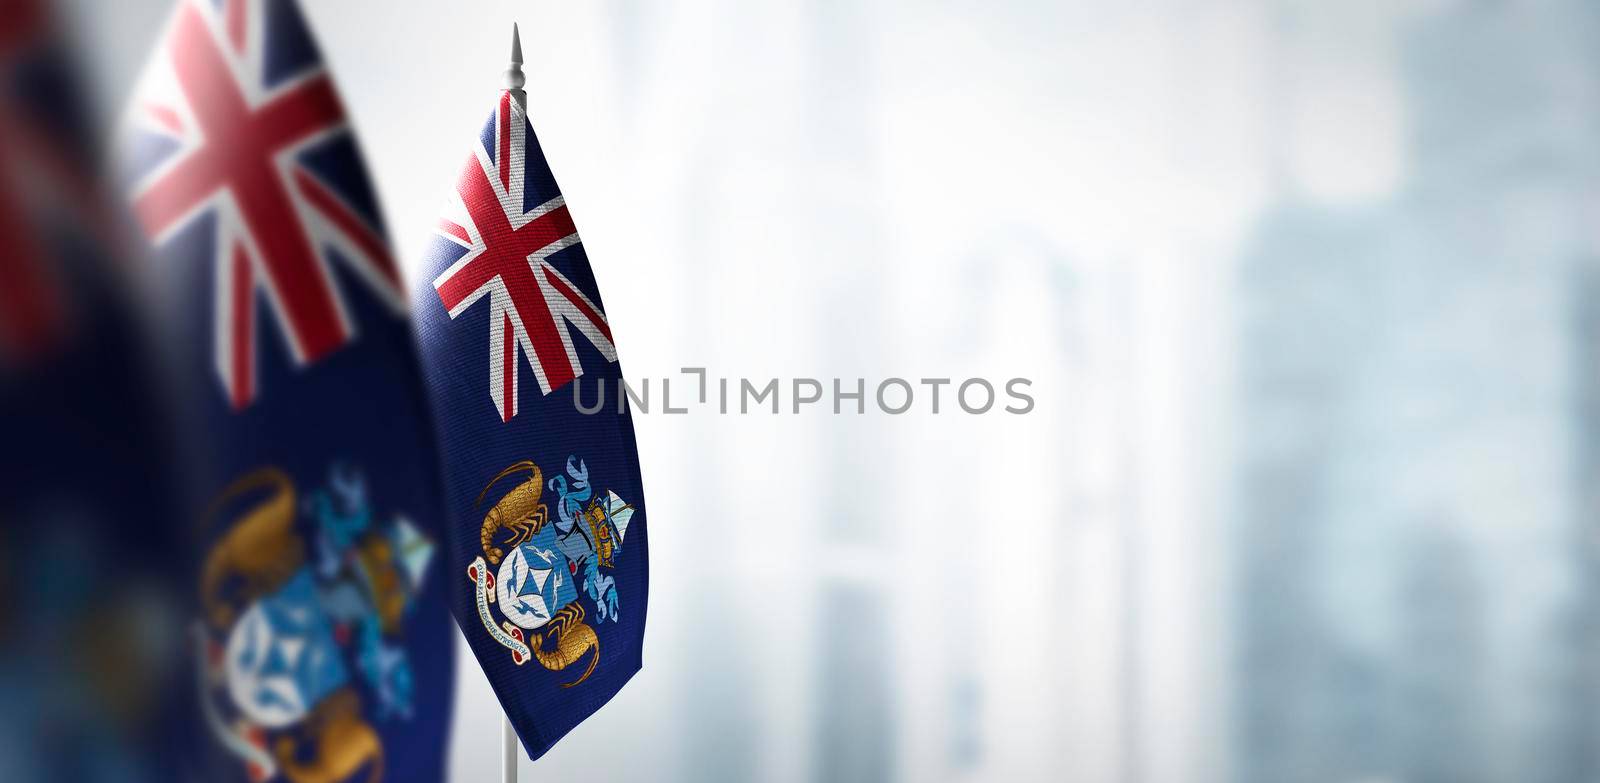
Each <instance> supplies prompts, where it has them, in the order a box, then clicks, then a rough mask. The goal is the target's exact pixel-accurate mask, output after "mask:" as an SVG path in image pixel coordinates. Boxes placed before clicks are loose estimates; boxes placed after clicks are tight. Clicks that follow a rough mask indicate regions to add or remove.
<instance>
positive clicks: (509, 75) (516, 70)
mask: <svg viewBox="0 0 1600 783" xmlns="http://www.w3.org/2000/svg"><path fill="white" fill-rule="evenodd" d="M505 76H506V90H507V91H509V92H510V93H511V98H512V99H513V100H515V101H516V102H517V105H518V106H521V107H522V110H523V111H524V112H526V111H527V110H528V93H527V92H526V91H524V90H523V89H522V85H524V84H526V83H527V78H526V77H524V76H523V75H522V35H521V34H520V33H519V32H518V31H517V25H516V23H515V22H513V23H512V25H511V66H510V67H509V68H506V74H505ZM501 165H505V164H503V163H502V164H501ZM518 744H519V743H518V742H517V730H516V729H514V728H512V726H511V718H510V717H509V716H507V715H505V714H503V713H502V714H501V716H500V783H517V745H518Z"/></svg>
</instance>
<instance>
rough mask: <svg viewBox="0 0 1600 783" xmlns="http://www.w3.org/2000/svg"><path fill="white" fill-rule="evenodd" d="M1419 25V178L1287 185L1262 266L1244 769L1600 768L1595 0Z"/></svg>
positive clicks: (1248, 355)
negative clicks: (1587, 551) (1373, 192)
mask: <svg viewBox="0 0 1600 783" xmlns="http://www.w3.org/2000/svg"><path fill="white" fill-rule="evenodd" d="M1291 13H1292V12H1291ZM1280 35H1285V36H1290V37H1291V38H1292V36H1293V32H1292V31H1290V32H1280ZM1309 41H1310V36H1308V37H1307V38H1306V39H1300V40H1298V41H1296V40H1290V41H1289V42H1288V44H1287V45H1289V46H1291V47H1293V46H1297V45H1299V46H1309V45H1311V44H1310V43H1309ZM1397 42H1398V45H1399V47H1400V53H1401V57H1400V60H1399V61H1400V63H1401V65H1400V73H1399V74H1398V78H1399V79H1400V81H1401V83H1402V85H1403V95H1404V109H1405V111H1404V114H1405V118H1406V122H1407V124H1408V131H1407V135H1406V138H1407V157H1406V159H1407V160H1408V161H1409V165H1408V166H1407V167H1406V170H1405V171H1404V173H1403V177H1402V179H1401V184H1400V186H1399V188H1398V190H1397V192H1395V193H1394V194H1392V195H1391V196H1389V197H1386V198H1381V199H1377V200H1374V201H1372V202H1370V203H1367V204H1355V205H1342V206H1338V207H1331V206H1325V205H1320V204H1317V203H1314V202H1312V201H1311V200H1309V199H1307V198H1305V197H1304V196H1303V195H1301V194H1300V193H1299V192H1298V190H1297V189H1296V188H1295V183H1294V182H1293V181H1292V179H1291V180H1290V181H1288V182H1286V184H1285V189H1284V191H1283V192H1282V193H1281V194H1280V196H1281V198H1280V199H1279V203H1278V204H1277V205H1276V206H1275V207H1274V208H1272V209H1271V210H1270V212H1269V214H1267V215H1266V216H1265V217H1264V218H1263V219H1262V221H1261V223H1260V225H1259V227H1258V229H1257V230H1256V232H1255V234H1254V238H1253V241H1252V242H1251V243H1250V245H1249V249H1248V250H1247V251H1246V253H1245V255H1244V258H1243V259H1242V263H1241V265H1240V278H1239V285H1240V291H1239V305H1240V306H1239V312H1238V314H1237V319H1238V321H1237V322H1238V340H1239V352H1238V353H1239V357H1240V358H1239V370H1238V389H1239V398H1238V409H1237V410H1238V413H1237V414H1236V420H1237V421H1238V422H1239V426H1240V428H1241V429H1240V433H1239V437H1238V440H1237V444H1238V446H1237V448H1238V454H1237V458H1238V463H1237V467H1238V472H1237V476H1238V480H1237V483H1236V487H1235V489H1236V492H1237V495H1236V502H1235V504H1234V508H1235V510H1236V523H1237V526H1236V528H1235V530H1234V535H1235V537H1236V538H1235V540H1236V546H1237V553H1238V555H1237V560H1236V563H1237V569H1236V574H1235V576H1236V581H1235V585H1234V589H1235V591H1236V594H1237V596H1236V602H1235V606H1236V614H1235V617H1236V622H1237V626H1236V633H1237V636H1236V647H1235V656H1234V661H1235V664H1236V665H1235V668H1234V674H1233V676H1234V681H1235V699H1234V708H1235V715H1236V731H1235V740H1236V743H1235V750H1236V759H1235V768H1236V770H1237V772H1238V775H1237V777H1238V779H1240V780H1244V781H1260V782H1261V783H1267V782H1268V781H1271V782H1272V783H1283V782H1285V781H1336V780H1404V781H1453V782H1459V781H1473V780H1485V781H1489V780H1517V781H1583V780H1591V779H1593V777H1594V776H1593V771H1594V768H1593V766H1592V761H1590V760H1588V759H1587V756H1588V755H1589V752H1588V751H1587V750H1585V749H1584V748H1585V747H1586V746H1588V745H1591V744H1592V740H1593V738H1594V736H1595V733H1594V730H1593V718H1592V717H1586V715H1585V713H1587V716H1592V714H1593V713H1592V711H1587V710H1585V711H1574V710H1573V709H1572V704H1573V703H1574V702H1582V701H1583V700H1584V699H1585V698H1588V699H1592V698H1593V695H1594V684H1595V681H1594V678H1593V676H1592V675H1591V674H1589V672H1590V671H1592V664H1588V663H1586V662H1585V663H1580V662H1583V661H1586V659H1588V658H1592V651H1593V646H1592V644H1585V643H1583V642H1582V641H1580V638H1579V637H1578V636H1575V630H1576V629H1578V628H1580V627H1582V626H1581V625H1580V624H1582V623H1587V624H1590V625H1592V623H1593V619H1592V615H1593V613H1594V609H1593V608H1592V607H1593V606H1594V605H1595V603H1596V601H1597V600H1600V595H1597V593H1596V587H1597V585H1596V584H1595V582H1594V577H1593V563H1592V562H1584V561H1583V560H1582V557H1583V556H1582V555H1580V557H1579V559H1578V560H1576V561H1575V560H1574V558H1573V557H1572V556H1571V554H1570V553H1571V545H1572V541H1573V540H1574V536H1573V531H1574V529H1580V530H1581V529H1587V528H1590V527H1592V524H1593V523H1592V521H1589V520H1587V519H1585V516H1586V515H1585V514H1584V513H1583V511H1582V507H1583V504H1584V503H1585V502H1586V498H1587V496H1589V495H1590V494H1591V493H1590V491H1589V490H1588V489H1586V487H1587V485H1588V483H1590V482H1589V481H1588V478H1587V477H1588V475H1589V474H1592V468H1588V467H1587V466H1588V465H1589V462H1586V461H1585V460H1590V461H1592V459H1591V458H1589V457H1586V456H1585V455H1586V454H1589V453H1592V452H1593V450H1594V449H1593V445H1592V444H1589V441H1592V440H1593V439H1594V438H1595V437H1596V434H1595V433H1594V432H1593V431H1592V428H1591V430H1590V431H1588V432H1585V431H1584V430H1582V429H1580V426H1579V425H1581V424H1582V422H1583V421H1584V419H1585V418H1592V416H1593V414H1592V412H1587V409H1586V408H1584V407H1582V402H1581V401H1582V400H1583V399H1584V398H1585V395H1584V393H1583V389H1585V388H1586V385H1585V384H1587V383H1591V382H1592V381H1590V380H1589V377H1590V376H1591V375H1592V374H1593V370H1592V369H1590V368H1589V365H1592V363H1593V361H1592V359H1593V351H1592V349H1591V350H1584V349H1583V346H1592V345H1593V344H1594V342H1595V340H1596V334H1595V333H1594V331H1593V324H1592V323H1590V324H1585V323H1583V322H1582V321H1581V320H1575V319H1574V318H1573V317H1572V314H1573V307H1574V306H1575V305H1578V304H1580V302H1581V297H1578V296H1574V295H1573V291H1574V289H1575V288H1576V287H1577V286H1578V283H1579V282H1580V281H1582V280H1584V279H1587V278H1588V275H1587V274H1586V272H1585V270H1584V267H1585V266H1586V265H1587V264H1588V263H1589V261H1590V259H1591V258H1592V257H1593V255H1594V252H1593V251H1594V248H1593V241H1594V236H1595V230H1594V225H1595V223H1594V219H1593V218H1594V209H1593V208H1594V205H1595V203H1596V199H1595V195H1596V187H1595V186H1596V179H1595V173H1596V170H1597V162H1600V144H1597V141H1596V140H1597V139H1600V134H1597V133H1596V130H1597V121H1600V113H1597V111H1596V96H1597V95H1600V92H1597V86H1600V83H1597V78H1596V76H1597V74H1600V61H1597V58H1596V52H1600V35H1597V34H1596V17H1595V12H1594V11H1593V10H1592V9H1591V8H1589V7H1588V5H1587V4H1585V3H1581V2H1571V1H1567V0H1547V1H1546V2H1459V3H1448V4H1443V5H1442V6H1434V7H1431V8H1430V9H1429V10H1426V11H1424V12H1422V13H1421V15H1420V16H1418V17H1417V18H1416V19H1414V20H1413V21H1412V22H1411V23H1410V25H1409V26H1408V28H1407V29H1405V30H1403V31H1402V33H1401V34H1400V35H1399V36H1398V37H1397ZM1575 324H1577V326H1576V328H1575V326H1574V325H1575ZM1575 403H1577V404H1575ZM1585 444H1588V445H1587V446H1586V445H1585ZM1587 516H1592V511H1591V512H1589V514H1588V515H1587ZM1590 535H1592V533H1591V534H1590ZM1590 557H1592V555H1590ZM1585 574H1587V576H1584V575H1585ZM1575 577H1578V578H1575ZM1580 693H1581V694H1585V695H1583V696H1579V695H1576V694H1580Z"/></svg>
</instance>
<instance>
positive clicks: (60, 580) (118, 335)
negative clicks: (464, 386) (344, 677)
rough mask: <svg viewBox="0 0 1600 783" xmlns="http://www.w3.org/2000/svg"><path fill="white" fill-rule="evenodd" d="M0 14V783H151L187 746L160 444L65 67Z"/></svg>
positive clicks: (108, 206)
mask: <svg viewBox="0 0 1600 783" xmlns="http://www.w3.org/2000/svg"><path fill="white" fill-rule="evenodd" d="M50 10H51V5H50V4H49V3H47V2H45V0H0V595H3V596H4V600H0V693H3V694H4V697H3V698H0V780H4V781H7V783H29V782H30V781H47V780H73V781H84V782H85V783H93V782H95V781H127V782H128V783H156V782H157V781H168V780H171V779H172V777H173V774H174V772H175V770H176V769H177V767H176V765H174V764H173V763H172V754H171V752H170V751H171V750H172V749H173V748H174V747H181V746H182V743H183V742H184V741H185V740H186V739H187V737H188V735H187V733H186V730H187V729H188V728H190V726H189V724H188V723H187V721H185V720H184V718H185V717H186V714H187V713H186V710H185V707H186V706H187V704H188V703H189V701H188V699H187V698H186V695H187V692H186V691H185V690H184V684H185V683H186V682H187V679H186V678H185V677H184V676H183V675H184V674H186V672H185V671H184V669H183V667H182V666H181V663H180V662H181V661H182V658H183V651H184V649H185V648H184V646H183V645H182V644H181V639H177V638H174V637H173V635H171V634H165V633H162V632H161V630H162V629H163V628H166V627H169V626H170V625H171V620H172V618H173V617H174V616H177V615H178V614H179V613H180V611H181V610H180V609H179V605H180V604H181V603H182V599H181V597H180V594H181V591H182V583H181V582H180V581H179V580H178V579H176V578H174V577H173V574H174V573H175V570H174V569H175V567H176V566H179V565H180V564H181V562H182V559H183V558H182V551H183V544H184V538H185V537H184V535H183V526H182V525H181V524H180V522H179V519H178V510H179V505H178V503H177V500H176V492H175V491H174V488H173V487H174V484H173V474H172V468H173V466H172V462H171V459H170V451H171V450H170V448H168V447H169V445H170V439H169V438H167V437H166V434H167V428H166V426H165V422H166V419H165V417H164V416H163V405H162V401H161V398H160V395H159V394H157V393H156V388H155V385H154V381H155V378H154V373H153V372H152V371H151V370H152V365H151V363H150V362H149V361H148V357H147V355H146V353H145V349H146V348H147V347H148V346H147V345H146V342H145V340H143V339H141V333H140V330H139V329H138V323H137V320H136V318H135V316H134V310H135V308H134V307H133V299H132V297H131V296H130V295H129V294H130V292H129V290H128V286H127V285H126V280H125V278H124V277H123V275H122V273H123V272H124V271H125V265H124V261H125V260H126V259H125V258H123V257H122V256H121V255H120V254H119V253H118V250H117V249H118V248H119V247H120V246H121V245H122V244H123V242H122V241H121V240H123V239H124V237H123V236H122V235H121V233H120V232H119V231H118V230H117V222H116V221H115V220H113V219H112V216H113V215H114V214H115V213H116V210H115V209H114V207H113V204H114V200H113V198H112V197H111V194H110V193H109V192H108V191H107V190H106V189H105V188H104V187H103V186H104V184H105V183H104V178H103V172H102V170H101V167H100V160H99V155H98V154H97V152H98V151H97V149H96V148H95V146H94V145H93V144H92V143H91V141H90V139H91V137H92V123H91V122H90V121H89V118H88V117H87V115H86V113H85V102H84V101H83V94H82V92H81V89H80V83H79V80H78V78H77V69H76V68H75V67H74V63H73V61H72V59H71V57H70V54H69V52H68V48H67V46H66V45H65V39H64V36H63V35H62V34H61V33H60V31H59V29H58V28H57V25H56V24H55V22H54V19H53V15H52V14H51V13H50Z"/></svg>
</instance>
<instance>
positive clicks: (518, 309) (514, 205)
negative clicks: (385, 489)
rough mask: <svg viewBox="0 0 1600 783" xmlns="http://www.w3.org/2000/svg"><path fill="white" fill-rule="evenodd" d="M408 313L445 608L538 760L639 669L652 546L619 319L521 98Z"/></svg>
mask: <svg viewBox="0 0 1600 783" xmlns="http://www.w3.org/2000/svg"><path fill="white" fill-rule="evenodd" d="M412 310H413V317H414V318H415V321H416V329H417V333H418V342H419V343H420V346H421V352H422V365H423V372H424V374H425V376H426V378H427V385H428V392H429V396H430V397H431V399H432V401H433V409H434V416H435V423H436V426H437V427H438V430H439V435H438V439H439V443H440V447H441V450H442V460H443V465H444V476H445V481H444V484H445V502H446V505H447V507H448V509H449V520H450V533H449V544H450V549H449V551H450V558H451V562H450V566H449V567H450V577H449V578H450V580H451V583H452V599H451V600H452V607H451V608H452V609H453V610H454V612H455V616H456V620H457V621H458V622H459V623H460V624H461V629H462V631H463V632H464V633H465V634H466V637H467V641H468V642H469V643H470V644H471V646H472V651H473V653H474V654H475V655H476V656H477V658H478V663H479V664H480V665H481V666H482V667H483V670H484V672H485V673H486V674H487V675H488V679H489V682H490V684H491V685H492V686H493V687H494V691H495V694H496V695H497V696H498V697H499V699H500V703H501V705H502V706H503V707H504V708H505V711H506V715H507V716H509V718H510V720H511V722H512V724H513V725H514V726H515V727H516V730H517V734H518V735H519V736H520V737H521V738H522V742H523V745H524V746H525V747H526V748H527V751H528V754H529V755H530V756H532V757H534V758H537V757H539V756H540V755H543V754H544V752H545V751H546V750H548V749H549V748H550V747H551V746H552V745H553V744H555V742H556V741H557V740H559V739H560V738H561V737H562V736H564V735H565V734H566V733H567V732H569V731H571V730H572V729H573V728H574V727H575V726H577V725H578V723H579V722H581V721H583V720H584V719H585V718H587V717H588V716H589V715H590V714H592V713H593V712H594V711H595V710H597V709H599V708H600V707H601V706H602V705H603V704H605V703H606V701H608V700H609V699H610V698H611V697H612V696H613V695H615V694H616V693H617V691H618V690H619V689H620V688H621V687H622V686H623V685H624V684H625V683H626V682H627V681H628V679H629V678H630V677H632V676H633V673H634V672H635V671H637V670H638V669H639V665H640V647H641V644H642V641H643V636H644V621H645V602H646V597H647V596H646V590H647V587H648V568H647V566H648V552H647V547H646V541H645V505H644V490H643V487H642V486H641V482H640V477H639V458H638V451H637V447H636V446H635V443H634V433H633V423H632V420H631V419H630V418H629V415H628V413H627V409H626V407H625V406H624V404H623V400H621V399H619V397H620V394H619V393H618V383H619V382H620V380H621V378H622V368H621V366H620V365H619V364H618V363H617V349H616V344H615V342H614V340H613V338H612V334H611V327H610V325H609V323H608V321H607V319H606V315H605V310H604V308H603V306H602V305H601V301H600V291H599V289H598V287H597V286H596V284H595V277H594V273H593V271H592V270H591V269H590V267H589V260H588V258H587V257H586V256H585V254H584V247H583V244H582V243H581V242H580V241H579V239H578V233H577V229H576V228H575V227H574V224H573V220H572V216H571V214H570V213H569V212H568V210H567V205H566V202H565V200H564V199H563V198H562V196H561V191H560V190H559V189H558V188H557V187H556V181H555V177H554V176H553V175H552V174H551V173H550V167H549V165H548V164H547V163H546V162H545V157H544V153H543V151H542V150H541V149H540V147H539V141H538V139H537V138H536V137H535V135H534V132H533V127H532V126H531V125H530V124H529V122H528V118H527V116H526V113H525V110H524V108H523V107H522V106H521V105H520V104H519V102H518V100H517V99H516V98H515V97H514V96H513V95H512V93H511V92H510V91H507V92H505V93H502V95H501V96H500V101H499V105H498V106H497V107H496V108H495V110H494V111H493V113H491V114H490V116H489V119H488V121H487V122H486V123H484V126H483V131H482V133H481V134H480V136H479V138H478V139H477V140H476V141H475V142H474V143H473V144H472V147H471V151H470V152H469V153H468V154H467V155H466V161H465V166H464V167H463V169H462V172H461V175H460V178H459V180H458V181H457V183H456V187H455V190H454V192H453V193H452V194H451V197H450V200H449V207H448V210H447V213H446V215H445V216H444V219H443V220H442V221H441V222H440V224H439V226H438V236H437V238H436V240H435V241H434V243H433V244H432V246H431V249H430V251H429V252H428V253H427V255H426V259H425V261H424V264H423V267H422V269H421V272H420V274H419V279H418V281H417V285H416V288H415V290H414V299H413V303H412ZM579 376H582V379H581V384H580V383H579V382H578V379H579ZM580 386H581V388H583V389H586V390H587V393H586V395H585V399H586V401H587V402H588V403H589V404H591V405H592V403H593V401H594V399H593V397H592V396H591V395H594V394H597V393H601V394H603V393H604V391H603V390H607V389H609V390H610V391H611V393H612V394H613V395H614V396H613V398H612V403H611V404H609V405H603V406H600V408H599V410H596V411H594V412H592V413H585V412H584V411H583V410H582V409H580V408H579V406H578V405H577V404H576V399H577V397H576V392H577V391H578V389H579V387H580Z"/></svg>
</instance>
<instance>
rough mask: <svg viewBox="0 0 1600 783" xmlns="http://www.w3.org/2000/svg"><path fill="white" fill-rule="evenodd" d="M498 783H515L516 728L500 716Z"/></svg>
mask: <svg viewBox="0 0 1600 783" xmlns="http://www.w3.org/2000/svg"><path fill="white" fill-rule="evenodd" d="M500 783H517V730H516V729H513V728H511V719H510V718H508V717H506V716H505V715H501V716H500Z"/></svg>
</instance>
